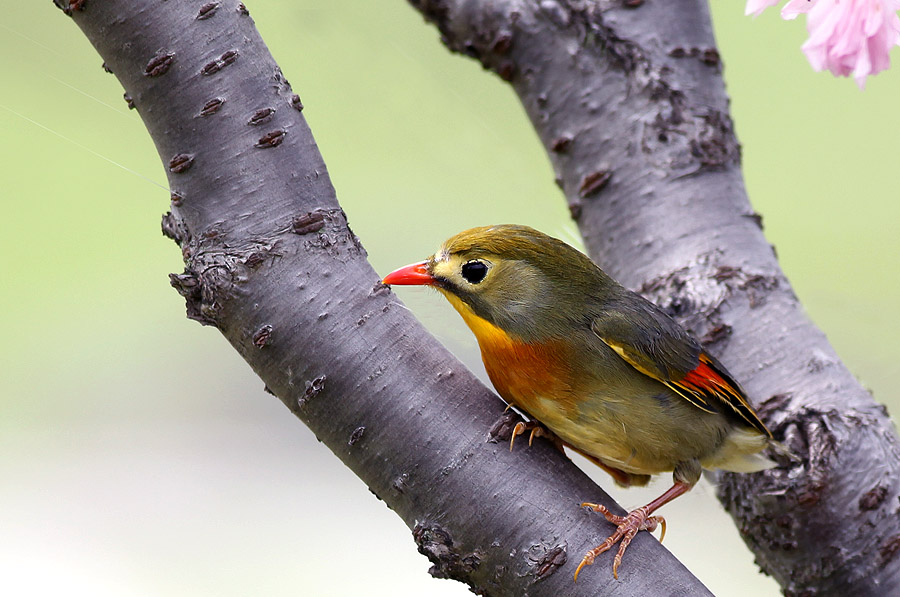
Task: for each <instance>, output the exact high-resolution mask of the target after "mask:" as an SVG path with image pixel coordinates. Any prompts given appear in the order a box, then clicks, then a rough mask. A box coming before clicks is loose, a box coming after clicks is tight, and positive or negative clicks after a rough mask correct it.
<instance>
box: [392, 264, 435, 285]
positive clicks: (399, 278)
mask: <svg viewBox="0 0 900 597" xmlns="http://www.w3.org/2000/svg"><path fill="white" fill-rule="evenodd" d="M381 283H382V284H401V285H404V286H423V285H429V284H433V283H434V277H432V275H431V274H430V273H428V262H427V261H421V262H419V263H413V264H411V265H407V266H405V267H401V268H400V269H398V270H395V271H392V272H391V273H389V274H388V275H386V276H385V277H384V280H382V281H381Z"/></svg>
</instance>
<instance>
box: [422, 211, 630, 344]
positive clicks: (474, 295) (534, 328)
mask: <svg viewBox="0 0 900 597" xmlns="http://www.w3.org/2000/svg"><path fill="white" fill-rule="evenodd" d="M423 265H424V266H425V269H427V272H428V274H429V275H430V276H431V277H432V278H433V281H432V282H431V285H432V286H435V287H437V288H438V289H439V290H441V291H442V292H444V293H447V294H451V295H453V296H455V297H457V298H458V299H459V300H461V301H462V302H463V303H465V305H467V306H468V307H469V308H470V309H471V310H472V311H473V312H474V313H475V314H476V315H478V316H479V317H481V318H482V319H485V320H487V321H489V322H490V323H492V324H494V325H497V326H499V327H501V328H502V329H503V330H505V331H506V332H508V333H511V334H515V335H517V336H519V337H520V338H522V339H524V340H527V341H531V340H539V339H544V338H546V337H548V336H560V335H565V334H566V330H571V329H572V328H571V324H572V323H573V322H582V321H584V322H587V321H589V320H588V319H587V317H588V313H589V312H590V311H591V309H589V308H588V306H589V305H590V304H593V303H595V302H596V301H597V300H598V299H600V298H601V297H602V296H603V295H604V294H606V293H607V292H610V291H614V289H615V288H620V287H619V286H618V284H617V283H616V282H614V281H613V280H612V279H611V278H609V276H607V275H606V274H605V273H603V271H602V270H601V269H600V268H599V267H597V266H596V265H595V264H594V263H593V262H592V261H591V260H590V259H588V258H587V257H586V256H585V255H584V254H582V253H581V252H579V251H578V250H576V249H574V248H573V247H571V246H569V245H567V244H566V243H564V242H562V241H560V240H557V239H555V238H553V237H551V236H547V235H546V234H543V233H542V232H538V231H537V230H534V229H533V228H529V227H527V226H514V225H500V226H485V227H481V228H473V229H471V230H465V231H463V232H460V233H459V234H457V235H455V236H453V237H452V238H450V239H448V240H447V241H446V242H444V244H443V245H442V246H441V248H440V250H439V251H438V252H437V253H435V254H434V255H433V256H432V257H431V258H430V259H428V260H427V261H426V262H424V264H423Z"/></svg>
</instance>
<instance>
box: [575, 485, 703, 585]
mask: <svg viewBox="0 0 900 597" xmlns="http://www.w3.org/2000/svg"><path fill="white" fill-rule="evenodd" d="M691 487H693V483H687V482H685V481H675V484H674V485H672V487H670V488H669V489H668V490H667V491H666V492H665V493H664V494H662V495H661V496H659V497H658V498H656V499H655V500H653V501H652V502H650V503H649V504H647V505H646V506H644V507H643V508H638V509H637V510H632V511H631V512H629V513H628V514H626V515H625V516H617V515H615V514H613V513H612V512H610V511H609V510H608V509H607V508H606V507H605V506H603V505H602V504H591V503H588V502H585V503H583V504H581V505H582V507H588V508H591V509H592V510H593V511H594V512H600V513H601V514H603V516H605V517H606V520H608V521H610V522H611V523H613V524H614V525H616V527H617V528H616V532H615V533H613V534H612V535H610V536H609V538H607V539H606V541H604V542H603V543H601V544H600V545H598V546H597V547H595V548H594V549H592V550H590V551H589V552H587V554H585V556H584V558H583V559H582V560H581V563H580V564H578V568H577V569H576V570H575V580H576V581H577V580H578V573H579V572H581V569H582V568H583V567H585V566H590V565H591V564H593V563H594V558H596V557H597V556H599V555H600V554H601V553H603V552H604V551H606V550H608V549H609V548H611V547H612V546H613V545H615V544H616V543H618V542H619V541H621V544H620V545H619V551H618V553H616V557H615V558H614V559H613V576H614V577H615V578H616V579H618V578H619V564H621V563H622V556H623V555H625V550H626V549H628V545H629V544H630V543H631V540H632V539H634V536H635V535H637V534H638V532H640V531H650V532H651V533H652V532H653V531H655V530H656V527H657V526H658V525H660V526H662V536H660V538H659V540H660V542H662V540H663V537H665V536H666V519H665V518H663V517H662V516H650V515H651V514H653V512H654V511H655V510H657V509H658V508H660V507H661V506H663V505H664V504H667V503H668V502H671V501H672V500H674V499H675V498H677V497H678V496H679V495H682V494H684V493H687V491H688V490H690V488H691Z"/></svg>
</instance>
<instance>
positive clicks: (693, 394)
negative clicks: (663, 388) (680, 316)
mask: <svg viewBox="0 0 900 597" xmlns="http://www.w3.org/2000/svg"><path fill="white" fill-rule="evenodd" d="M666 385H667V386H669V388H670V389H672V390H673V391H674V392H676V393H677V394H678V395H679V396H681V397H682V398H684V399H685V400H687V401H688V402H690V403H691V404H693V405H694V406H696V407H697V408H700V409H701V410H705V411H706V412H714V411H715V410H717V409H715V408H714V407H713V404H716V405H724V406H727V407H728V408H729V409H730V410H731V411H732V412H733V413H734V414H736V415H738V416H739V417H740V418H741V419H743V420H744V421H746V422H747V423H748V424H749V425H750V426H751V427H753V428H754V429H756V430H758V431H759V432H761V433H763V434H765V435H766V436H768V437H772V434H771V433H770V432H769V430H768V429H767V428H766V426H765V424H764V423H763V422H762V421H761V420H760V419H759V416H757V414H756V412H755V411H754V410H753V407H752V406H750V403H749V402H747V397H746V396H745V395H744V392H743V390H741V389H740V386H739V385H738V384H737V382H735V381H734V380H733V379H731V377H730V376H729V375H728V374H727V373H725V372H724V371H723V370H721V369H719V367H717V366H716V364H715V363H714V362H713V361H712V360H711V359H710V358H709V356H707V355H706V353H702V352H701V353H700V364H699V365H697V367H696V368H695V369H694V370H692V371H689V372H688V373H687V374H686V375H685V376H684V377H682V378H681V379H680V380H678V381H671V382H668V383H666Z"/></svg>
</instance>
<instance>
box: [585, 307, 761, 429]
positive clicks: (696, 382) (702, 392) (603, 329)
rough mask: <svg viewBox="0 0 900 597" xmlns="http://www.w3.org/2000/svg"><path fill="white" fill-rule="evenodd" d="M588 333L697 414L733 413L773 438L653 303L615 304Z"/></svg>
mask: <svg viewBox="0 0 900 597" xmlns="http://www.w3.org/2000/svg"><path fill="white" fill-rule="evenodd" d="M638 299H639V300H638ZM591 329H592V330H593V332H594V334H596V335H597V337H598V338H600V340H601V341H603V343H604V344H606V345H607V346H609V347H610V348H612V349H613V350H614V351H615V352H616V354H618V355H619V356H620V357H622V358H623V359H624V360H625V361H626V362H627V363H628V364H629V365H631V366H632V367H634V368H635V369H637V370H638V371H640V372H641V373H643V374H644V375H648V376H650V377H652V378H653V379H655V380H657V381H659V382H660V383H662V384H664V385H665V386H667V387H668V388H669V389H670V390H672V391H673V392H675V393H676V394H677V395H679V396H681V397H682V398H684V399H685V400H687V401H688V402H690V403H691V404H693V405H694V406H696V407H697V408H699V409H701V410H703V411H706V412H725V413H731V414H733V415H736V416H737V417H738V418H739V419H740V420H742V421H743V422H744V423H745V424H747V425H749V426H750V427H752V428H754V429H756V430H758V431H759V432H760V433H762V434H764V435H766V436H769V437H771V436H772V434H771V433H770V432H769V430H768V429H767V428H766V426H765V424H764V423H763V422H762V421H761V420H760V419H759V416H757V414H756V412H755V411H754V410H753V407H752V406H750V403H749V402H747V396H746V394H745V393H744V390H743V389H742V388H741V386H740V385H739V384H738V383H737V382H736V381H735V380H734V379H733V378H732V377H731V375H729V373H728V371H727V370H726V369H725V367H724V366H722V364H721V363H719V362H718V361H717V360H716V359H715V357H713V356H712V355H710V354H708V353H706V352H705V351H704V350H703V349H702V347H701V346H700V344H699V343H698V342H697V341H696V340H694V338H692V337H691V336H690V335H689V334H688V333H687V332H686V331H685V330H684V329H683V328H682V327H681V326H680V325H678V324H677V323H676V322H675V321H674V320H673V319H672V318H671V317H669V316H668V315H666V314H665V313H663V312H662V310H660V309H659V307H657V306H656V305H654V304H653V303H650V302H649V301H646V300H644V299H642V298H639V297H635V298H634V299H633V300H628V301H625V302H624V303H617V304H616V305H615V308H607V309H604V310H603V311H602V312H601V313H599V314H597V316H596V317H594V319H593V320H592V323H591Z"/></svg>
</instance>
